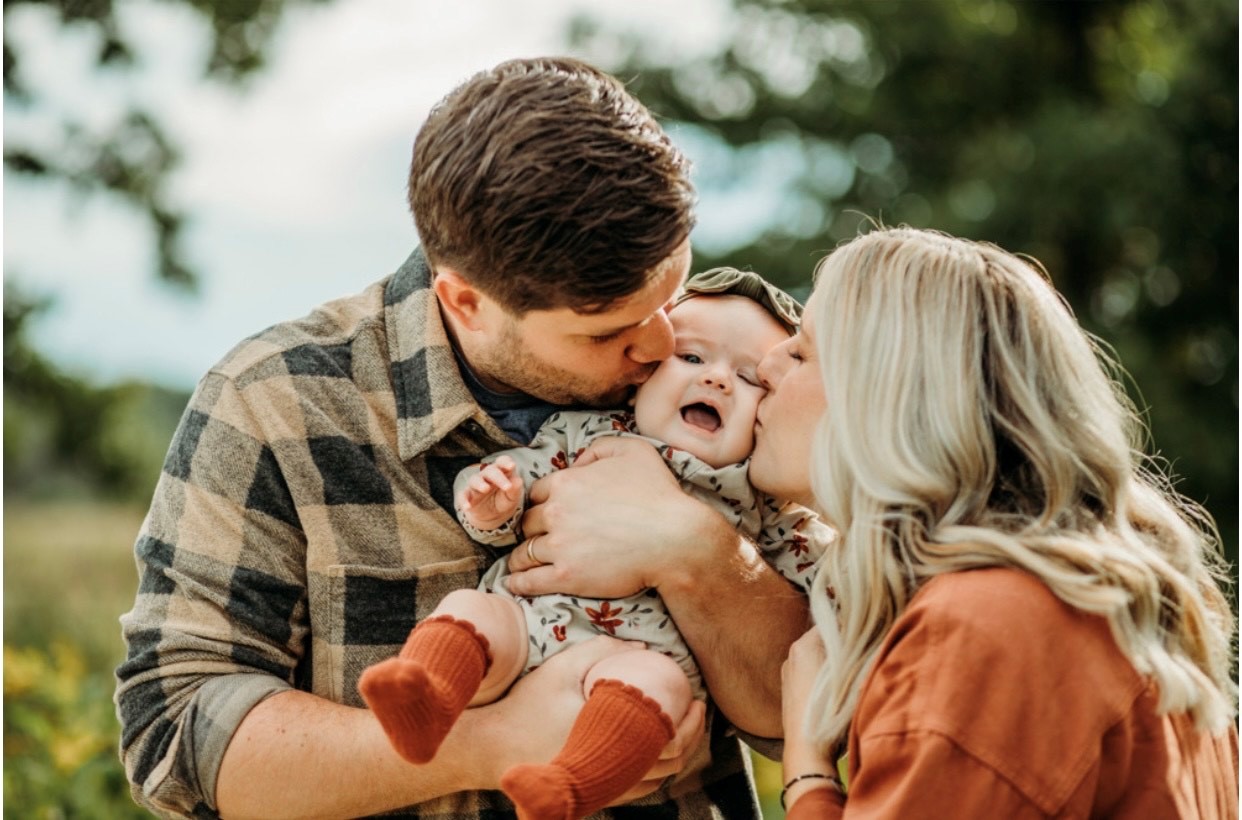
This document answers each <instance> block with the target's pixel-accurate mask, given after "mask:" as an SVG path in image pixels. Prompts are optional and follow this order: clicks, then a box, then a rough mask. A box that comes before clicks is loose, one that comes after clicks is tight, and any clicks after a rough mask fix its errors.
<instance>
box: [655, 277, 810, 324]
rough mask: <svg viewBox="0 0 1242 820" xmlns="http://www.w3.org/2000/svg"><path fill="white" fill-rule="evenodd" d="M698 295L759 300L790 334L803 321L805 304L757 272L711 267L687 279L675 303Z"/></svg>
mask: <svg viewBox="0 0 1242 820" xmlns="http://www.w3.org/2000/svg"><path fill="white" fill-rule="evenodd" d="M695 296H745V297H746V298H747V299H750V300H752V301H754V302H758V303H759V306H760V307H762V308H763V309H764V310H766V311H767V312H768V313H770V314H772V318H774V319H776V321H778V322H780V323H781V324H782V325H784V327H785V329H786V330H788V331H789V332H790V334H793V333H797V332H798V325H799V324H800V323H801V321H802V305H801V304H800V303H799V302H798V300H797V299H795V298H793V297H792V296H790V295H789V294H788V293H786V292H785V291H783V290H781V289H780V288H778V287H777V286H776V285H773V284H772V283H771V282H769V281H767V280H766V279H764V278H763V277H762V276H760V275H759V274H757V273H755V272H754V271H749V270H738V269H737V268H712V269H711V270H706V271H703V272H702V273H696V274H695V275H694V276H691V277H690V278H689V280H687V281H686V288H685V292H683V293H682V294H681V295H680V296H678V297H677V300H676V301H675V302H673V305H674V306H676V305H680V304H681V303H682V302H684V301H686V300H687V299H693V298H694V297H695Z"/></svg>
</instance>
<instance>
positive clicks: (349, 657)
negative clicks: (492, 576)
mask: <svg viewBox="0 0 1242 820" xmlns="http://www.w3.org/2000/svg"><path fill="white" fill-rule="evenodd" d="M482 569H483V559H482V558H481V557H479V556H471V557H468V558H460V559H457V560H454V561H444V562H440V563H433V564H427V565H424V566H421V567H372V566H363V565H357V564H334V565H331V566H328V567H325V568H324V570H323V573H322V574H316V575H318V577H315V575H312V578H311V582H310V598H311V600H310V612H311V619H312V626H311V634H312V650H311V651H312V657H313V662H312V682H311V686H312V691H313V692H314V693H315V694H317V695H320V696H321V697H326V698H329V699H331V700H334V701H336V702H337V703H343V704H345V705H347V706H362V705H363V703H362V698H361V697H359V695H358V677H359V676H360V675H361V674H362V671H363V670H364V669H366V668H367V667H368V666H370V665H371V664H373V663H376V662H378V661H381V660H383V659H385V658H388V657H391V656H392V655H395V654H396V653H397V650H399V649H400V648H401V645H402V644H403V643H405V639H406V637H407V636H408V635H409V634H410V630H411V629H413V628H414V625H415V624H416V623H418V621H421V620H422V619H423V618H426V617H427V616H428V615H430V614H431V612H432V610H434V609H435V608H436V605H437V604H438V603H439V602H440V601H441V600H442V599H443V598H444V596H446V595H448V594H449V593H450V592H452V591H453V590H455V589H473V588H475V587H476V586H477V585H478V583H479V577H480V575H481V574H482Z"/></svg>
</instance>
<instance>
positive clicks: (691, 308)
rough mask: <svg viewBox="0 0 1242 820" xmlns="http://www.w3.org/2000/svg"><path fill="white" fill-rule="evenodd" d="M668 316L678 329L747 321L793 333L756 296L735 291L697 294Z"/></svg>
mask: <svg viewBox="0 0 1242 820" xmlns="http://www.w3.org/2000/svg"><path fill="white" fill-rule="evenodd" d="M668 316H669V321H671V322H672V324H673V329H674V330H676V329H677V328H678V326H679V325H682V326H691V325H695V324H705V325H706V324H711V325H731V324H735V323H737V322H746V323H747V324H751V323H753V324H754V325H756V326H763V325H771V326H773V327H777V328H780V330H781V332H782V333H784V334H785V335H789V334H788V331H787V330H786V329H785V326H784V325H783V324H781V322H780V320H778V319H777V318H776V317H775V316H773V315H772V313H771V311H769V310H768V309H767V308H766V307H764V306H763V305H761V304H760V303H759V302H756V301H755V300H754V299H751V298H749V297H747V296H739V295H737V294H735V293H724V294H714V293H713V294H694V295H692V296H689V297H687V298H686V299H684V300H683V301H681V302H678V303H677V304H676V305H674V306H673V307H672V308H670V309H669V312H668Z"/></svg>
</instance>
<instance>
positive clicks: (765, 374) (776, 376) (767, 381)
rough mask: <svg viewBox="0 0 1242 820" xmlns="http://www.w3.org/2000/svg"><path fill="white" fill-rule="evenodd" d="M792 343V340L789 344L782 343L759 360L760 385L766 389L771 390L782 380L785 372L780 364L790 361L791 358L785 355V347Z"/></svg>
mask: <svg viewBox="0 0 1242 820" xmlns="http://www.w3.org/2000/svg"><path fill="white" fill-rule="evenodd" d="M791 343H792V339H791V340H790V341H788V342H781V343H780V344H778V345H777V346H776V347H774V348H772V349H771V350H769V351H768V352H767V353H765V354H764V355H763V358H762V359H760V360H759V368H758V370H757V371H756V372H757V374H758V376H759V383H760V384H762V385H763V386H764V387H765V388H766V389H768V390H771V389H772V388H773V387H775V386H776V384H777V382H779V381H780V380H781V376H782V375H784V371H783V370H782V368H781V366H780V362H784V361H788V360H789V357H788V356H787V355H785V354H784V349H785V346H786V345H788V344H791Z"/></svg>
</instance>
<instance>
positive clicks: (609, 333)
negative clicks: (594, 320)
mask: <svg viewBox="0 0 1242 820" xmlns="http://www.w3.org/2000/svg"><path fill="white" fill-rule="evenodd" d="M645 321H647V320H646V319H643V321H642V322H630V323H629V324H628V325H622V326H621V327H614V328H608V329H606V330H593V331H591V332H589V333H584V334H583V335H584V336H616V335H619V334H621V333H624V332H625V331H627V330H629V329H630V328H635V327H638V326H639V325H641V324H642V323H643V322H645Z"/></svg>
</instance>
